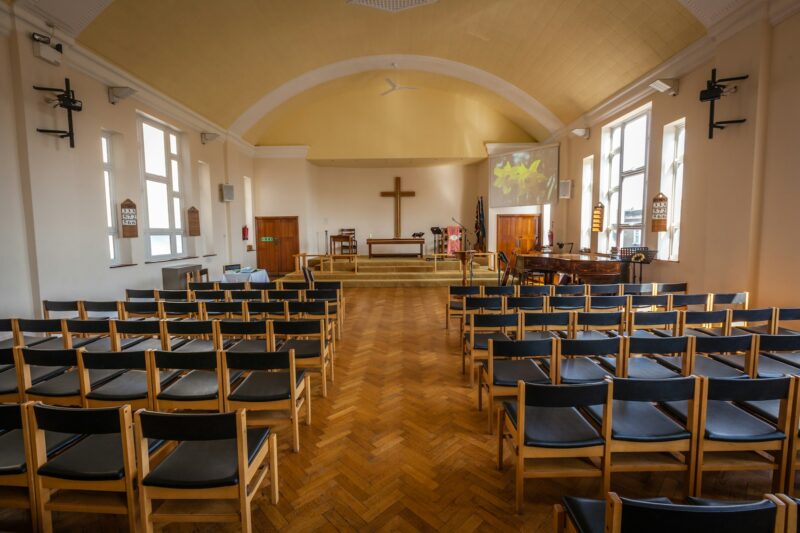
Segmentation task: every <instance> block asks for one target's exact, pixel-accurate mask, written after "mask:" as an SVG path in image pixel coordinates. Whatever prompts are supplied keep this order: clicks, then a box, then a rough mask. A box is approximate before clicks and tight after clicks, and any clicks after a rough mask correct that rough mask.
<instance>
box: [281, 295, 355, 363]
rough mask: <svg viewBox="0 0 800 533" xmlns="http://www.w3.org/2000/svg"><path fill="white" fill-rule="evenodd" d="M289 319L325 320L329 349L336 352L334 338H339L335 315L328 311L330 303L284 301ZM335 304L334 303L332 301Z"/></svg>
mask: <svg viewBox="0 0 800 533" xmlns="http://www.w3.org/2000/svg"><path fill="white" fill-rule="evenodd" d="M286 305H287V310H288V312H289V320H311V319H317V320H319V319H322V320H324V321H325V331H326V334H327V337H328V339H327V340H328V342H330V343H331V351H332V352H333V353H336V339H337V337H338V338H341V336H340V335H338V332H337V321H336V316H334V315H332V314H331V313H330V308H331V303H330V302H327V301H324V300H323V301H315V302H286ZM334 305H335V303H334Z"/></svg>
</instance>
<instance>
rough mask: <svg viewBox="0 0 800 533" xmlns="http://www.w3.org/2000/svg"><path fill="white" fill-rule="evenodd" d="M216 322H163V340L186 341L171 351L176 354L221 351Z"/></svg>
mask: <svg viewBox="0 0 800 533" xmlns="http://www.w3.org/2000/svg"><path fill="white" fill-rule="evenodd" d="M215 323H216V322H215V321H214V320H162V321H161V338H162V339H184V340H186V341H187V342H185V343H183V344H181V345H180V346H177V347H176V348H174V349H172V348H171V347H170V349H171V350H172V351H175V352H210V351H213V350H221V349H222V347H223V346H222V342H221V341H220V339H219V337H218V336H217V334H216V327H215Z"/></svg>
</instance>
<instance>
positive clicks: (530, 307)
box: [506, 296, 547, 311]
mask: <svg viewBox="0 0 800 533" xmlns="http://www.w3.org/2000/svg"><path fill="white" fill-rule="evenodd" d="M546 308H547V297H546V296H509V297H508V298H506V310H509V311H510V310H515V311H544V310H545V309H546Z"/></svg>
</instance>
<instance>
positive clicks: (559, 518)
mask: <svg viewBox="0 0 800 533" xmlns="http://www.w3.org/2000/svg"><path fill="white" fill-rule="evenodd" d="M566 528H567V513H566V512H565V511H564V507H563V506H562V505H560V504H556V505H554V506H553V531H555V532H556V533H564V530H566Z"/></svg>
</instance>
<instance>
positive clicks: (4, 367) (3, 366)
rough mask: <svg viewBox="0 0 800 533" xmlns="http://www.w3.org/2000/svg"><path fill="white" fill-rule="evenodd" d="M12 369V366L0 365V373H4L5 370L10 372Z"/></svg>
mask: <svg viewBox="0 0 800 533" xmlns="http://www.w3.org/2000/svg"><path fill="white" fill-rule="evenodd" d="M12 368H14V365H0V372H5V371H6V370H11V369H12Z"/></svg>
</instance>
